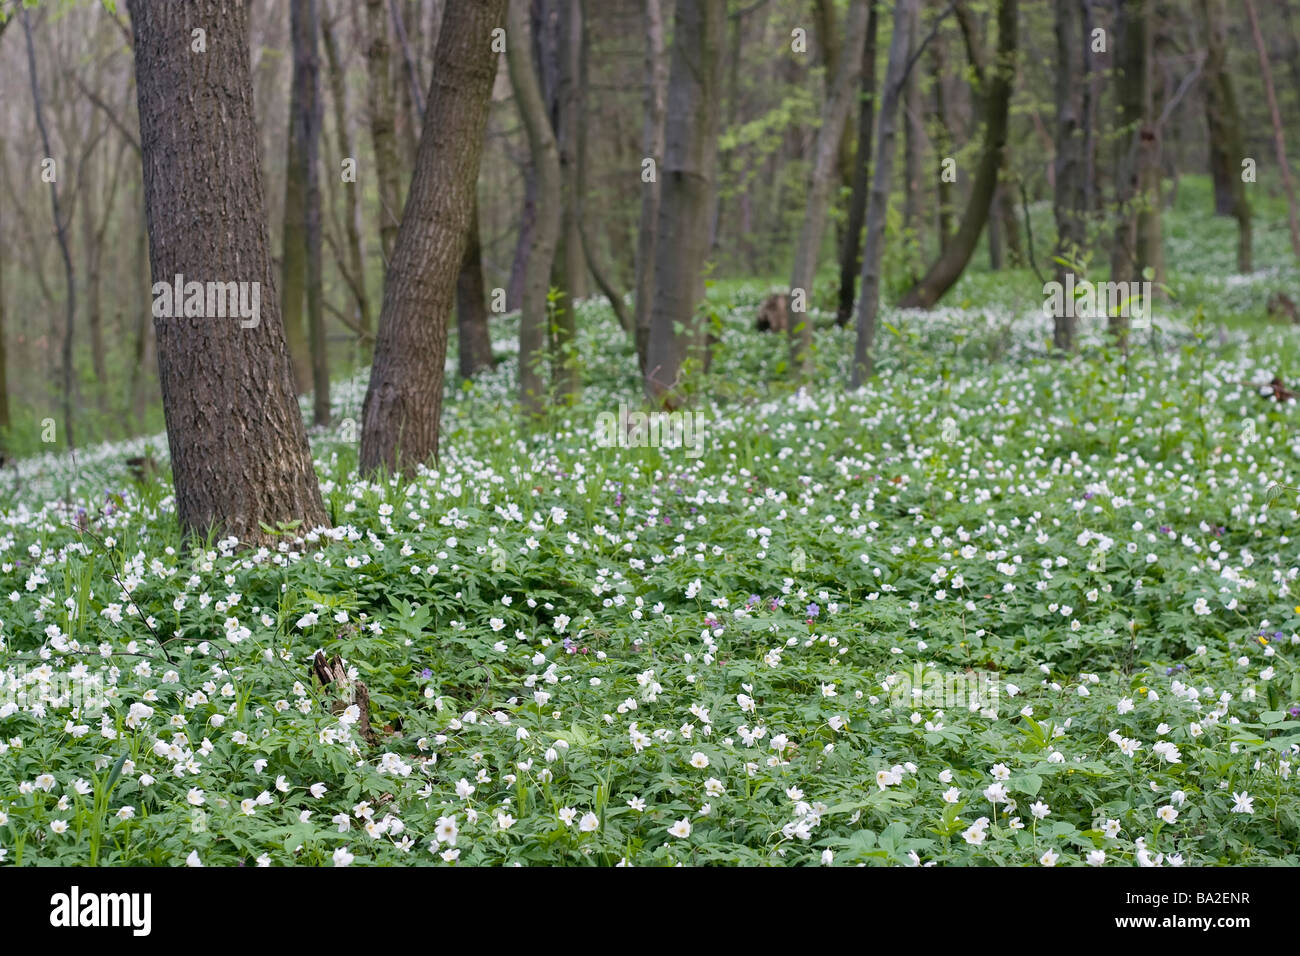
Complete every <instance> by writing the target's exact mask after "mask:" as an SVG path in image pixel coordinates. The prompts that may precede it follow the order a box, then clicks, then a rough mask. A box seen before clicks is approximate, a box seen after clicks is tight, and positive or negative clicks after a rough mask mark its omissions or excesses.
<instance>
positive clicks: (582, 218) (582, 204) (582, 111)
mask: <svg viewBox="0 0 1300 956" xmlns="http://www.w3.org/2000/svg"><path fill="white" fill-rule="evenodd" d="M580 14H581V16H582V22H583V24H584V26H583V30H582V37H581V42H580V44H579V61H578V84H577V100H576V102H575V103H574V107H575V111H576V113H577V117H578V119H577V130H576V132H577V137H578V142H577V147H576V148H577V164H578V173H577V183H578V186H579V188H578V189H577V191H576V197H577V207H576V208H575V210H574V216H575V218H576V220H577V224H578V235H579V236H580V237H581V240H582V254H583V259H584V261H585V262H586V265H587V268H588V269H589V270H590V271H591V275H592V278H594V279H595V280H596V286H597V288H599V289H600V291H601V293H602V294H603V295H604V296H605V298H606V299H608V300H609V305H610V308H612V309H613V310H614V315H615V316H616V317H617V318H618V324H619V325H620V326H622V327H623V331H625V332H628V333H629V334H630V333H632V331H633V329H632V316H631V315H630V314H629V313H628V311H627V304H626V303H625V302H624V301H623V294H622V293H621V292H619V291H618V289H616V288H615V287H614V283H613V281H612V280H611V279H610V277H609V273H608V271H607V270H606V269H605V266H604V263H602V262H601V258H600V255H599V253H598V252H597V250H596V247H595V245H594V243H592V241H591V233H590V225H589V224H588V222H587V204H586V195H587V191H586V190H585V189H583V188H582V184H583V183H585V182H586V181H587V89H588V83H587V57H588V39H589V36H590V34H589V33H588V31H587V29H586V26H585V24H586V0H582V9H581V10H580Z"/></svg>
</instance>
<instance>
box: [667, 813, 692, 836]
mask: <svg viewBox="0 0 1300 956" xmlns="http://www.w3.org/2000/svg"><path fill="white" fill-rule="evenodd" d="M668 833H669V834H670V835H671V836H675V837H677V838H678V839H679V840H685V839H686V838H687V837H688V836H690V835H691V821H689V820H687V819H686V818H684V817H683V818H682V819H681V820H678V821H677V822H676V823H674V824H673V825H672V826H670V827H669V828H668Z"/></svg>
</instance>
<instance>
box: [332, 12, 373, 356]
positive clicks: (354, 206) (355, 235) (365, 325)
mask: <svg viewBox="0 0 1300 956" xmlns="http://www.w3.org/2000/svg"><path fill="white" fill-rule="evenodd" d="M321 39H322V41H323V42H324V46H325V60H326V62H327V63H328V65H329V83H330V98H331V99H332V100H333V101H334V135H335V139H336V140H337V143H338V150H339V160H340V162H342V160H344V159H348V158H351V159H354V160H355V159H356V158H357V155H356V153H354V152H353V151H352V135H351V133H350V132H349V131H348V106H347V83H346V77H345V75H344V70H343V62H342V60H340V59H339V54H338V47H337V45H336V44H335V40H334V24H333V21H331V20H329V19H327V18H323V19H322V21H321ZM329 175H331V176H338V177H341V176H342V166H340V167H339V168H338V169H337V170H330V172H329ZM338 181H339V180H336V182H338ZM342 185H343V195H344V204H345V209H344V214H343V221H344V228H345V229H346V232H347V241H348V249H347V263H348V267H347V270H346V271H347V273H348V274H347V275H346V276H345V279H346V281H347V284H348V288H349V289H350V290H351V291H352V297H353V298H354V299H355V300H356V303H357V324H358V325H359V326H360V328H361V335H360V346H361V356H362V361H363V362H364V363H365V364H369V362H370V354H371V351H372V349H373V348H374V345H375V342H374V335H375V332H374V329H375V326H374V318H373V316H371V314H370V295H369V293H367V291H366V267H365V262H366V259H365V254H364V252H363V250H362V245H361V203H360V199H359V196H360V192H361V186H360V184H359V183H358V182H343V184H342Z"/></svg>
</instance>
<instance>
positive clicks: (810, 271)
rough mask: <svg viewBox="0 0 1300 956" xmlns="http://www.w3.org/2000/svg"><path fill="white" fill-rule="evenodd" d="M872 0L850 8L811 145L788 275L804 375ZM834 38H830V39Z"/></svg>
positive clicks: (797, 364) (793, 338)
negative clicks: (797, 309)
mask: <svg viewBox="0 0 1300 956" xmlns="http://www.w3.org/2000/svg"><path fill="white" fill-rule="evenodd" d="M869 6H870V2H869V0H854V3H853V6H852V7H851V8H850V10H849V16H848V22H847V24H846V32H845V34H844V51H843V52H842V53H841V54H840V55H839V56H838V57H837V58H836V61H837V67H838V69H837V71H836V73H835V75H834V77H832V79H831V83H830V86H829V87H828V89H827V94H826V104H825V106H824V107H823V108H822V115H821V122H820V124H819V125H818V127H817V142H816V145H815V146H814V147H813V157H814V159H813V171H812V181H811V182H810V183H809V185H808V198H807V201H806V203H805V205H804V216H803V228H802V229H801V231H800V233H799V242H798V245H796V246H795V253H794V269H793V271H792V272H791V275H790V295H791V301H792V302H794V301H795V299H794V297H795V296H796V295H798V296H800V297H801V298H802V299H803V301H804V303H805V305H804V310H803V311H802V312H801V313H799V314H797V315H791V316H790V325H789V337H790V367H791V368H792V369H793V370H794V371H795V372H796V374H800V375H808V374H810V373H811V372H812V364H811V363H812V354H811V353H810V351H809V348H810V347H811V345H812V320H811V318H810V317H809V314H808V311H807V309H808V307H809V306H811V303H812V294H813V288H812V286H813V280H814V278H815V277H816V275H817V257H818V255H819V254H820V253H821V247H822V239H823V237H824V234H825V232H826V219H827V215H828V212H829V207H830V201H831V189H832V188H833V187H834V186H835V185H836V183H837V182H838V176H837V175H836V173H837V170H838V163H839V151H840V140H841V139H842V138H843V136H844V125H845V123H846V122H847V121H848V118H849V110H850V109H851V108H852V106H853V99H854V92H855V91H856V89H857V88H858V86H859V84H860V81H861V78H862V49H863V45H864V41H865V39H866V32H867V15H868V7H869ZM830 42H831V41H830V40H828V41H827V43H830Z"/></svg>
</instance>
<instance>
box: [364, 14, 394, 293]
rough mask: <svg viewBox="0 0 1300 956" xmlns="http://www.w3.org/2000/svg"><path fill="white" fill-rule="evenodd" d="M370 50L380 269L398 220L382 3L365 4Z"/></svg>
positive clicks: (387, 261)
mask: <svg viewBox="0 0 1300 956" xmlns="http://www.w3.org/2000/svg"><path fill="white" fill-rule="evenodd" d="M365 2H366V23H367V25H368V28H369V31H370V48H369V50H367V52H366V64H367V72H368V73H369V74H370V81H369V84H368V91H369V107H370V139H371V142H372V144H373V146H374V151H375V179H376V181H377V183H378V186H379V245H380V248H381V249H383V252H384V268H385V271H387V268H388V266H389V265H390V264H391V263H392V261H393V246H394V244H396V242H397V225H398V221H399V220H400V219H401V216H402V198H401V184H400V182H399V181H398V165H399V164H398V158H397V130H396V127H395V125H394V122H395V121H394V118H393V117H394V111H395V107H394V104H393V87H392V79H391V75H390V72H389V71H390V68H389V64H388V58H389V57H388V17H387V16H385V14H384V0H365Z"/></svg>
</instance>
